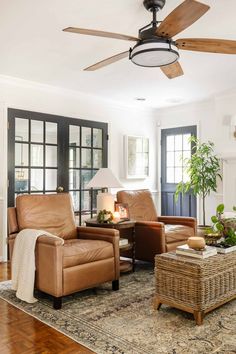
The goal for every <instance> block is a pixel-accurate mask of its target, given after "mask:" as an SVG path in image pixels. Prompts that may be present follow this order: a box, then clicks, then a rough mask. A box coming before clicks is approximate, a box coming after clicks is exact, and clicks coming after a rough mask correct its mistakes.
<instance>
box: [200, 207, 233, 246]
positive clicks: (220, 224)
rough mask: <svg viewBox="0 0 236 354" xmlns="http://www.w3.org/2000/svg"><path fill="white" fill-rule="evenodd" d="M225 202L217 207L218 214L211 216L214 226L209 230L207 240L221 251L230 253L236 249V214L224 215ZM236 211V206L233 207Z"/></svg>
mask: <svg viewBox="0 0 236 354" xmlns="http://www.w3.org/2000/svg"><path fill="white" fill-rule="evenodd" d="M224 209H225V206H224V204H219V205H218V206H217V208H216V215H213V216H212V217H211V221H212V223H213V225H212V227H211V228H210V229H209V230H207V234H206V242H207V244H211V245H214V246H215V247H217V248H218V252H219V253H228V252H229V251H234V250H236V215H235V216H233V217H228V218H227V217H225V216H224ZM233 211H234V212H235V211H236V207H233Z"/></svg>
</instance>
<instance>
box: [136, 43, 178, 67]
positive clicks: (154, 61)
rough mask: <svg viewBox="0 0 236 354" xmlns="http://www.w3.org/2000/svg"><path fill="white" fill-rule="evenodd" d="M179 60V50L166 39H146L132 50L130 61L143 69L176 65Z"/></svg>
mask: <svg viewBox="0 0 236 354" xmlns="http://www.w3.org/2000/svg"><path fill="white" fill-rule="evenodd" d="M178 59H179V53H178V48H177V47H176V45H175V43H174V42H173V41H171V40H166V39H164V38H156V39H144V40H141V41H139V42H138V43H137V44H136V45H135V46H134V48H133V49H131V50H130V60H131V61H132V62H133V63H134V64H136V65H138V66H143V67H150V68H151V67H160V66H166V65H170V64H173V63H175V62H176V61H177V60H178Z"/></svg>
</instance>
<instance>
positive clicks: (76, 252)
mask: <svg viewBox="0 0 236 354" xmlns="http://www.w3.org/2000/svg"><path fill="white" fill-rule="evenodd" d="M112 257H114V251H113V246H112V244H111V243H110V242H106V241H99V240H83V239H71V240H65V243H64V246H63V268H69V267H74V266H77V265H79V264H85V263H90V262H95V261H100V260H102V259H107V258H112Z"/></svg>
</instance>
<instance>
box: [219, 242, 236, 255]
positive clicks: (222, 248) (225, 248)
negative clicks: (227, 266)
mask: <svg viewBox="0 0 236 354" xmlns="http://www.w3.org/2000/svg"><path fill="white" fill-rule="evenodd" d="M215 248H216V249H217V253H223V254H225V253H230V252H236V246H229V245H225V244H224V243H222V242H221V243H218V244H217V245H215Z"/></svg>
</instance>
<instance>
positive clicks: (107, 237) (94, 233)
mask: <svg viewBox="0 0 236 354" xmlns="http://www.w3.org/2000/svg"><path fill="white" fill-rule="evenodd" d="M77 232H78V238H84V239H90V240H103V241H107V242H111V243H114V242H115V241H116V238H117V240H118V244H119V238H120V233H119V231H118V230H115V229H108V228H102V227H87V226H78V227H77Z"/></svg>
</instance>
